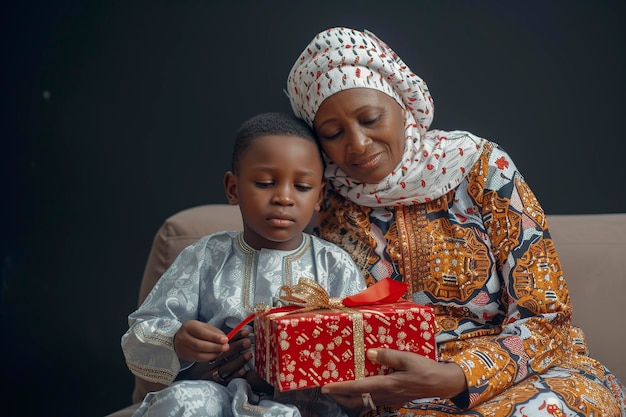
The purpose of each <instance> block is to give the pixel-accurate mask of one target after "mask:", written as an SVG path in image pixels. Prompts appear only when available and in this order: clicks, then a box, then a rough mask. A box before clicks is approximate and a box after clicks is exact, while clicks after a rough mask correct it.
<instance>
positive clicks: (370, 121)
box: [361, 116, 380, 125]
mask: <svg viewBox="0 0 626 417" xmlns="http://www.w3.org/2000/svg"><path fill="white" fill-rule="evenodd" d="M379 120H380V116H376V117H372V118H367V119H365V120H363V121H361V123H362V124H364V125H373V124H374V123H376V122H377V121H379Z"/></svg>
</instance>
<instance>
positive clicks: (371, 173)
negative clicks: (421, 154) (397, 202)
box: [313, 88, 405, 184]
mask: <svg viewBox="0 0 626 417" xmlns="http://www.w3.org/2000/svg"><path fill="white" fill-rule="evenodd" d="M313 128H314V129H315V132H316V133H317V135H318V137H319V140H320V144H321V146H322V149H323V150H324V153H325V154H326V156H328V158H329V159H330V160H331V161H333V162H334V163H335V164H337V165H339V167H340V168H341V169H342V170H343V171H344V172H345V173H346V174H347V175H348V176H349V177H351V178H354V179H356V180H358V181H361V182H365V183H369V184H374V183H378V182H380V181H382V180H383V179H384V178H385V177H386V176H387V175H389V174H390V173H391V172H392V171H393V170H394V169H395V168H396V167H397V166H398V164H399V163H400V161H401V159H402V154H403V151H404V142H405V137H404V110H403V109H402V107H400V105H399V104H398V103H397V102H396V101H395V100H394V99H393V98H392V97H390V96H388V95H387V94H385V93H383V92H381V91H378V90H373V89H370V88H352V89H349V90H344V91H340V92H338V93H335V94H333V95H332V96H330V97H328V98H327V99H326V100H324V102H322V105H321V106H320V108H319V109H318V111H317V114H316V115H315V120H313Z"/></svg>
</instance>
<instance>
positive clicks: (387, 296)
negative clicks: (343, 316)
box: [228, 278, 409, 340]
mask: <svg viewBox="0 0 626 417" xmlns="http://www.w3.org/2000/svg"><path fill="white" fill-rule="evenodd" d="M408 288H409V284H407V283H404V282H399V281H395V280H393V279H391V278H384V279H381V280H380V281H378V282H377V283H376V284H374V285H371V286H370V287H368V288H366V289H364V290H363V291H361V292H358V293H356V294H354V295H351V296H348V297H344V298H339V297H331V296H329V295H328V293H327V292H326V290H325V289H324V287H322V286H321V285H320V284H318V283H317V282H316V281H314V280H312V279H310V278H300V279H299V280H298V283H297V284H296V285H283V286H282V287H280V289H279V296H280V299H281V300H282V301H285V302H287V303H288V304H290V306H287V307H283V308H277V309H272V310H271V311H274V312H276V311H293V312H296V311H297V312H298V313H303V312H306V311H312V310H321V309H336V310H343V311H345V310H347V309H348V308H349V307H357V306H365V305H372V304H384V303H393V302H396V301H398V300H399V299H400V298H402V296H403V295H404V294H405V293H406V291H407V289H408ZM293 306H298V307H301V308H299V309H294V307H293ZM268 310H269V307H267V306H266V305H264V304H259V305H257V306H256V307H255V312H254V313H252V314H250V315H249V316H248V317H246V318H245V319H244V320H243V321H242V322H241V323H239V325H237V326H236V327H235V328H234V329H233V330H231V331H230V333H228V339H229V340H230V339H232V337H233V336H235V335H236V334H237V332H238V331H239V330H241V328H242V327H243V326H245V325H246V324H248V323H249V322H250V321H252V320H253V319H254V316H255V315H257V314H259V313H262V312H266V311H268Z"/></svg>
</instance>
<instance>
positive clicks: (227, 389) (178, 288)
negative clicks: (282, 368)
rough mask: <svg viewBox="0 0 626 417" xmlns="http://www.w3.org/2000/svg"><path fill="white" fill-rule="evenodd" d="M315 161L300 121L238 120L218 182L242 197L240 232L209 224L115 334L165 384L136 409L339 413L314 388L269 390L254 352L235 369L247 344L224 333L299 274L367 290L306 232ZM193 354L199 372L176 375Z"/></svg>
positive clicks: (343, 292)
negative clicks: (239, 346) (233, 344)
mask: <svg viewBox="0 0 626 417" xmlns="http://www.w3.org/2000/svg"><path fill="white" fill-rule="evenodd" d="M323 171H324V164H323V161H322V157H321V154H320V151H319V149H318V146H317V143H316V141H315V138H314V136H313V133H312V132H311V130H310V129H309V128H308V126H306V125H305V124H304V123H303V122H301V121H300V120H298V119H296V118H294V117H292V116H289V115H286V114H282V113H264V114H260V115H258V116H255V117H253V118H251V119H249V120H248V121H246V122H245V123H244V124H243V125H242V126H241V127H240V129H239V130H238V132H237V134H236V137H235V144H234V149H233V155H232V167H231V171H229V172H227V173H226V175H225V176H224V188H225V191H226V195H227V198H228V201H229V203H230V204H233V205H235V204H237V205H239V209H240V211H241V216H242V219H243V225H244V227H243V232H235V231H226V232H220V233H215V234H212V235H209V236H205V237H204V238H202V239H200V240H199V241H198V242H197V243H195V244H193V245H191V246H189V247H188V248H186V249H185V250H184V251H183V252H182V253H181V254H180V255H179V257H178V258H177V259H176V260H175V261H174V263H173V264H172V265H171V267H170V268H169V269H168V270H167V271H166V272H165V273H164V274H163V276H162V277H161V279H160V280H159V281H158V282H157V284H156V285H155V287H154V289H153V290H152V291H151V293H150V294H149V295H148V297H147V298H146V300H145V302H144V303H143V304H142V305H141V306H140V307H139V309H138V310H137V311H135V312H134V313H132V314H131V315H130V316H129V324H130V328H129V330H128V331H127V332H126V333H125V334H124V336H123V337H122V349H123V351H124V355H125V357H126V362H127V364H128V367H129V368H130V370H131V371H132V372H133V373H134V374H135V375H137V376H139V377H141V378H143V379H146V380H149V381H152V382H158V383H162V384H165V385H169V386H168V387H167V388H165V389H163V390H161V391H158V392H154V393H149V394H148V395H147V396H146V398H145V399H144V402H143V403H142V405H141V406H140V407H139V409H138V410H137V411H136V412H135V414H134V416H135V417H137V416H169V415H172V416H173V415H176V416H178V415H184V416H241V415H246V416H252V415H259V416H261V415H264V416H268V415H276V416H278V415H281V416H299V415H311V414H316V415H324V416H333V415H336V416H339V415H342V412H341V410H340V408H339V407H338V405H337V404H336V403H334V402H333V401H332V400H330V399H328V398H327V397H325V396H323V395H321V394H320V393H319V392H318V391H317V390H301V391H291V392H286V393H280V394H278V393H277V395H276V396H272V389H271V387H269V386H268V385H267V384H266V383H265V382H264V381H262V380H261V379H260V378H259V377H258V375H256V373H254V371H253V370H252V369H253V366H252V364H251V363H250V362H248V363H246V364H245V366H243V367H242V365H243V364H244V362H245V361H246V360H248V359H251V352H241V351H240V352H238V354H236V355H231V356H229V357H226V355H225V354H224V353H225V352H228V353H232V350H230V346H229V343H228V342H229V341H228V338H227V337H226V333H227V332H228V331H229V330H231V329H233V328H234V327H235V326H236V325H237V324H238V323H239V322H240V321H241V320H243V319H244V318H245V317H246V316H247V315H248V314H250V313H251V312H252V311H253V310H254V306H255V305H256V304H258V303H265V304H267V305H273V304H274V303H275V301H276V300H275V296H276V295H277V293H278V290H279V288H280V287H281V286H282V285H293V284H296V283H297V282H298V280H299V278H300V277H307V278H310V279H313V280H315V281H317V282H318V283H319V284H320V285H322V286H323V287H324V288H325V289H326V290H327V292H328V293H329V295H330V296H333V297H344V296H347V295H351V294H354V293H356V292H358V291H360V290H362V289H364V288H365V284H364V280H363V278H362V277H361V274H360V273H359V270H358V268H357V266H356V265H355V264H354V262H353V261H352V260H351V258H350V256H349V255H348V254H347V253H346V252H344V251H343V250H342V249H340V248H338V247H337V246H334V245H332V244H330V243H328V242H326V241H323V240H321V239H319V238H316V237H314V236H311V235H309V234H306V233H304V232H303V231H304V229H305V228H306V226H307V224H308V223H309V221H310V219H311V217H312V215H313V213H314V212H315V211H319V209H320V205H321V203H322V200H323V198H324V191H325V185H324V179H323ZM248 334H249V331H246V332H244V333H243V336H244V337H245V336H247V335H248ZM194 363H199V365H201V366H204V367H206V368H207V369H208V371H206V372H204V378H203V379H201V380H179V381H176V382H174V381H175V380H176V378H177V376H179V372H180V371H181V370H186V369H188V368H191V367H192V365H194ZM233 364H234V365H233ZM173 382H174V383H173ZM172 383H173V384H172ZM170 384H171V385H170ZM287 403H290V404H287ZM294 404H297V405H298V407H299V408H300V410H298V408H297V407H296V406H294Z"/></svg>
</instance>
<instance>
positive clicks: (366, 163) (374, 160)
mask: <svg viewBox="0 0 626 417" xmlns="http://www.w3.org/2000/svg"><path fill="white" fill-rule="evenodd" d="M380 158H382V153H377V154H374V155H372V156H369V157H367V158H364V159H360V160H358V161H355V162H353V163H352V165H353V166H354V167H356V168H358V169H371V168H374V167H375V166H376V164H378V161H380Z"/></svg>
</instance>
